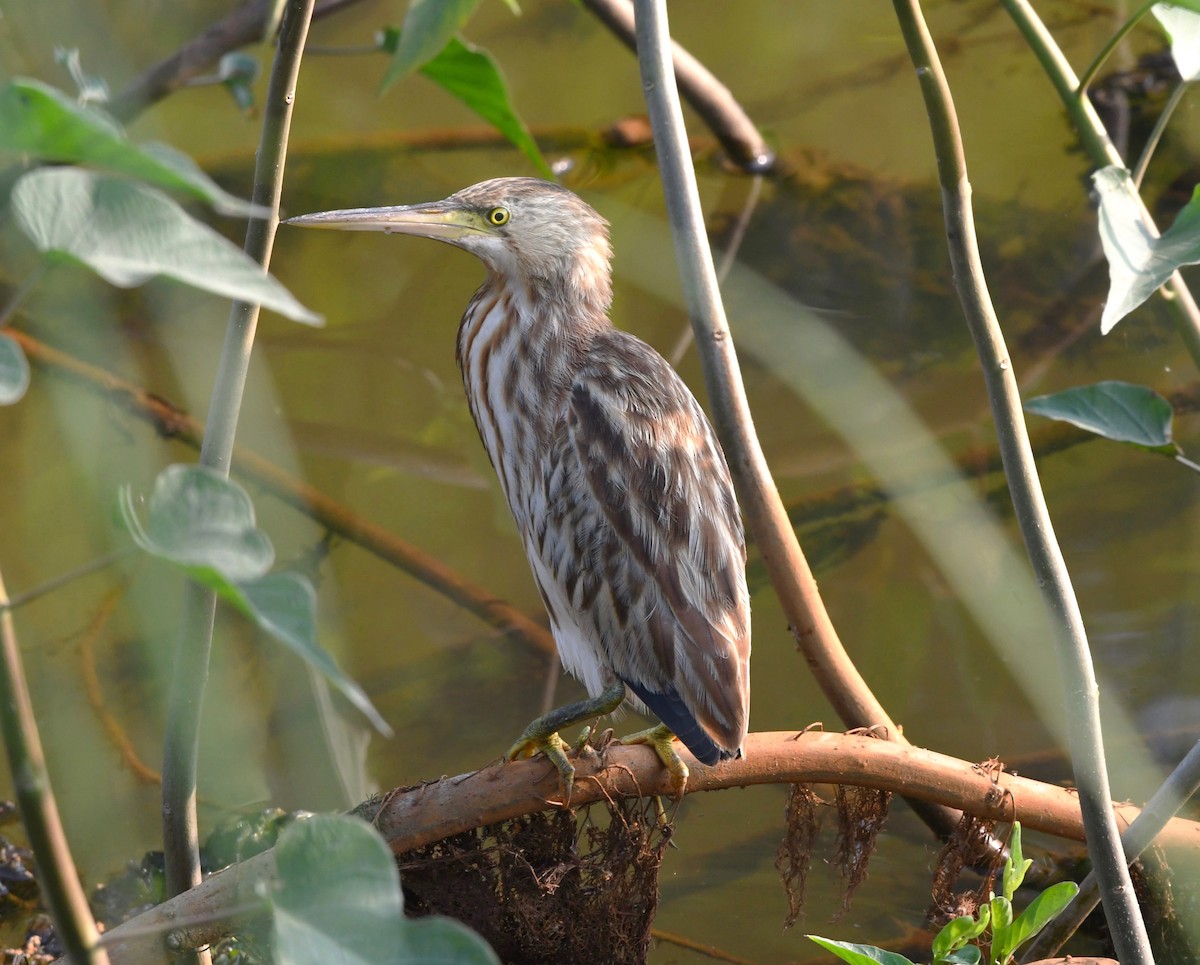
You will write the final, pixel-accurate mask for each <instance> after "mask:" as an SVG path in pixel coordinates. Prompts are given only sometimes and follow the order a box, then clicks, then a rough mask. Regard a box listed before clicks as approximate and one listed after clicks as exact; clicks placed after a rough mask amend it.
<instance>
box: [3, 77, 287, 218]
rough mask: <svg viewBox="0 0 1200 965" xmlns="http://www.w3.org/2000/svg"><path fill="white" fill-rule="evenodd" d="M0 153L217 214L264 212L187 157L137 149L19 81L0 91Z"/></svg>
mask: <svg viewBox="0 0 1200 965" xmlns="http://www.w3.org/2000/svg"><path fill="white" fill-rule="evenodd" d="M0 150H8V151H19V152H21V153H22V154H28V155H32V156H33V157H36V158H38V159H40V160H43V161H57V162H67V163H72V164H85V165H89V166H91V167H98V168H103V169H105V170H108V171H114V172H118V173H121V174H128V175H132V176H133V177H136V178H140V179H142V180H143V181H149V182H150V183H152V184H157V185H159V186H160V187H164V188H169V189H171V190H174V191H181V192H184V193H186V194H188V195H191V196H192V197H195V198H199V199H200V200H202V201H205V202H207V203H208V204H210V205H212V206H213V208H214V209H216V210H217V211H219V212H221V213H222V214H229V215H242V216H247V217H249V216H257V217H265V216H266V215H267V214H268V213H269V212H268V211H267V210H266V209H265V208H262V207H261V206H259V205H254V204H251V203H250V202H249V201H243V200H241V199H240V198H236V197H234V196H233V195H232V194H230V193H229V192H227V191H226V190H225V189H224V188H222V187H221V186H220V185H218V184H217V183H216V182H215V181H213V180H212V179H211V178H210V177H209V176H208V175H207V174H205V173H204V172H203V171H201V170H200V168H198V167H197V166H196V163H195V162H194V161H192V159H191V158H189V157H188V156H187V155H185V154H182V153H181V152H179V151H176V150H174V149H173V148H169V147H167V146H166V145H165V144H145V145H142V146H140V147H139V146H138V145H136V144H134V143H133V142H132V141H130V140H129V139H128V138H126V136H125V132H124V130H123V129H122V128H121V125H120V124H118V123H117V122H116V121H115V120H113V118H111V117H109V116H108V115H107V114H105V113H104V112H103V111H101V110H99V109H97V108H94V107H84V106H82V105H80V104H77V103H76V102H75V101H74V100H72V99H71V98H70V97H68V96H67V95H66V94H64V93H63V92H62V91H60V90H58V89H56V88H54V87H51V86H49V85H48V84H43V83H42V82H41V81H37V80H31V79H29V78H25V77H19V78H16V79H14V80H12V81H10V82H9V83H8V85H7V86H5V87H4V89H3V90H0Z"/></svg>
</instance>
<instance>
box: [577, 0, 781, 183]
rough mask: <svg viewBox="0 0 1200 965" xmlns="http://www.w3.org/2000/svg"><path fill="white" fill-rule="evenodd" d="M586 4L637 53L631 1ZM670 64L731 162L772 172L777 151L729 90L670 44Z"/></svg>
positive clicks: (591, 0) (585, 1)
mask: <svg viewBox="0 0 1200 965" xmlns="http://www.w3.org/2000/svg"><path fill="white" fill-rule="evenodd" d="M583 5H584V6H585V7H587V8H588V9H589V10H591V11H592V13H594V14H595V15H596V17H597V19H598V20H600V22H601V23H603V24H604V26H606V27H608V29H609V30H611V31H612V32H613V33H614V34H616V36H617V38H618V39H619V40H620V41H621V42H622V43H623V44H625V46H626V47H628V48H629V49H630V50H633V51H636V50H637V38H636V36H635V31H634V22H633V5H632V4H631V3H630V2H629V0H583ZM671 63H672V67H673V68H674V71H675V80H676V83H678V84H679V92H680V93H681V94H682V95H683V97H684V99H685V100H686V101H687V102H688V103H689V104H690V105H691V106H692V109H693V110H694V111H695V112H696V113H697V114H699V115H700V118H701V120H703V121H704V123H705V124H706V125H707V126H708V129H709V130H710V131H712V132H713V134H714V135H716V138H717V140H718V141H720V142H721V144H722V146H723V147H724V148H725V150H726V152H727V153H728V154H729V157H730V159H731V160H732V161H733V162H734V163H735V164H737V165H738V166H739V167H740V168H742V169H744V170H746V171H749V172H752V173H755V174H759V173H764V172H766V171H769V170H771V168H773V167H774V166H775V152H774V151H772V150H771V149H770V148H769V147H768V146H767V142H766V141H765V140H763V136H762V135H761V134H760V133H759V132H758V128H757V127H755V125H754V122H753V121H752V120H750V116H749V115H748V114H747V113H746V112H745V111H744V110H743V109H742V105H741V104H739V103H738V102H737V100H736V99H735V98H734V96H733V94H732V93H730V91H729V88H728V87H726V86H725V85H724V84H722V83H721V82H720V81H719V80H717V78H716V77H715V76H713V74H712V72H711V71H710V70H709V69H708V68H707V67H705V66H704V65H703V64H702V63H700V61H698V60H697V59H696V58H695V57H693V56H692V55H691V54H690V53H688V52H687V51H686V50H684V49H683V47H681V46H680V45H679V44H677V43H675V42H672V43H671Z"/></svg>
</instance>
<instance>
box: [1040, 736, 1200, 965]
mask: <svg viewBox="0 0 1200 965" xmlns="http://www.w3.org/2000/svg"><path fill="white" fill-rule="evenodd" d="M1197 791H1200V742H1197V743H1196V744H1194V745H1192V749H1191V750H1190V751H1188V752H1187V754H1186V755H1185V756H1184V758H1183V760H1182V761H1180V762H1179V765H1178V766H1177V767H1176V768H1175V770H1173V771H1172V772H1171V774H1170V776H1169V777H1168V778H1167V779H1166V780H1165V781H1164V782H1163V783H1162V786H1161V787H1160V788H1159V789H1158V790H1157V791H1155V792H1154V796H1153V797H1152V798H1150V800H1149V801H1148V802H1147V803H1146V806H1145V807H1144V808H1142V813H1141V814H1139V815H1138V816H1137V817H1136V818H1135V819H1134V822H1133V824H1131V825H1129V827H1127V828H1126V829H1125V833H1124V834H1122V835H1121V844H1122V846H1123V847H1124V848H1125V856H1126V857H1127V858H1128V859H1129V860H1130V861H1136V860H1137V858H1138V856H1139V855H1141V853H1142V852H1143V851H1145V850H1146V849H1147V848H1148V847H1150V844H1151V842H1152V841H1153V840H1154V838H1155V836H1156V835H1157V834H1158V833H1159V832H1160V831H1161V830H1162V829H1163V827H1164V826H1165V825H1166V823H1167V822H1168V821H1170V820H1171V818H1173V817H1174V816H1175V815H1176V814H1178V813H1179V811H1180V809H1181V808H1182V807H1183V806H1184V805H1185V804H1186V803H1187V802H1188V801H1189V800H1190V799H1191V798H1192V796H1193V795H1195V793H1196V792H1197ZM1099 901H1100V888H1099V885H1098V883H1097V879H1096V872H1095V871H1089V872H1088V874H1087V877H1085V878H1084V879H1083V881H1082V882H1081V883H1080V885H1079V894H1077V895H1076V896H1075V897H1074V898H1073V899H1072V900H1071V904H1069V905H1068V906H1067V907H1066V909H1065V910H1064V911H1063V913H1062V914H1061V915H1059V916H1058V917H1057V918H1055V919H1054V921H1052V922H1051V923H1050V924H1049V925H1048V926H1047V927H1046V930H1045V931H1043V932H1042V933H1041V934H1040V935H1038V937H1037V940H1036V941H1035V942H1034V943H1033V944H1032V945H1031V946H1030V947H1029V948H1028V950H1027V951H1026V952H1025V954H1024V955H1023V956H1022V960H1023V961H1026V962H1033V961H1037V960H1038V959H1040V958H1050V957H1051V956H1053V955H1054V954H1055V953H1057V952H1058V950H1059V949H1060V948H1062V946H1063V945H1064V944H1065V943H1066V941H1067V939H1068V938H1070V937H1071V936H1072V935H1073V934H1075V932H1076V931H1077V930H1078V929H1079V926H1080V925H1082V924H1083V922H1084V919H1086V918H1087V916H1088V915H1090V914H1091V913H1092V910H1093V909H1094V908H1095V907H1096V904H1097V903H1098V902H1099Z"/></svg>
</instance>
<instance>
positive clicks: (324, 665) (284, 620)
mask: <svg viewBox="0 0 1200 965" xmlns="http://www.w3.org/2000/svg"><path fill="white" fill-rule="evenodd" d="M234 589H235V590H236V591H238V592H237V594H236V595H230V594H228V593H222V594H221V595H222V596H224V597H225V598H226V599H228V600H229V602H230V603H232V604H233V605H234V606H235V607H237V609H239V610H241V612H242V613H244V614H245V615H246V616H248V617H250V619H252V620H253V621H254V622H255V623H257V624H258V625H259V627H261V628H262V629H263V630H265V631H266V632H267V633H269V634H270V635H271V636H272V637H274V638H275V639H276V640H278V641H279V642H280V643H282V644H283V645H284V646H286V647H288V648H289V649H290V650H291V651H292V652H294V653H295V654H297V655H298V656H300V657H301V658H302V659H303V660H304V661H305V662H306V663H308V665H309V666H311V667H312V668H313V669H314V670H316V671H317V672H318V673H320V674H321V675H322V676H323V677H325V679H326V680H328V681H329V682H330V683H331V684H333V685H334V686H335V687H336V688H337V689H338V690H340V691H341V692H342V695H343V696H344V697H345V698H346V699H347V700H349V701H350V703H352V704H353V705H354V706H355V707H357V708H358V709H359V711H361V712H362V714H363V715H364V716H365V717H366V718H367V719H368V720H369V721H370V722H371V723H372V725H374V727H375V729H376V730H378V731H379V732H380V733H381V734H383V735H385V736H387V737H390V736H392V729H391V727H389V726H388V724H387V721H385V720H384V719H383V718H382V717H380V716H379V711H377V710H376V709H375V706H374V704H372V703H371V699H370V698H369V697H368V696H367V695H366V693H364V692H363V689H362V688H361V687H359V685H358V684H356V683H355V682H354V681H353V680H352V679H350V677H348V676H347V675H346V674H345V673H344V672H343V671H342V670H341V668H340V667H338V665H337V664H336V663H335V662H334V660H333V657H331V656H330V655H329V652H328V651H327V650H325V649H324V648H323V647H322V646H321V644H320V643H318V642H317V595H316V593H315V592H314V591H313V588H312V584H311V583H309V581H308V580H307V579H306V578H305V577H303V576H301V575H300V574H299V573H290V572H282V573H272V574H271V575H270V576H265V577H263V578H262V579H261V580H255V581H253V582H248V583H238V584H235V585H234ZM218 592H221V591H220V590H218Z"/></svg>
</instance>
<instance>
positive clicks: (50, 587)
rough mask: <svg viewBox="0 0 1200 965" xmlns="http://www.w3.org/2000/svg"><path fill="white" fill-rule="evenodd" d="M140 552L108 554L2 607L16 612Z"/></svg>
mask: <svg viewBox="0 0 1200 965" xmlns="http://www.w3.org/2000/svg"><path fill="white" fill-rule="evenodd" d="M136 552H138V550H137V547H134V546H131V547H128V548H126V549H119V550H116V551H115V552H112V553H108V554H106V555H104V556H101V557H99V558H98V559H94V560H90V561H89V562H87V563H84V564H83V565H81V566H77V567H75V569H73V570H68V571H67V572H66V573H60V574H59V575H58V576H56V577H54V578H53V579H50V580H47V581H46V582H45V583H41V584H39V585H37V586H35V587H33V588H32V589H29V590H26V591H25V592H24V593H18V594H17V595H16V596H14V597H10V598H9V599H8V600H6V601H4V602H0V607H3V608H6V609H9V610H15V609H17V608H18V607H22V606H24V605H25V604H26V603H32V602H33V601H34V600H36V599H38V597H42V596H45V595H46V594H47V593H51V592H53V591H54V590H59V589H62V588H63V587H64V586H66V585H67V584H68V583H74V582H75V581H76V580H81V579H83V578H84V577H85V576H91V575H92V574H93V573H98V572H100V570H106V569H108V568H109V567H110V566H112V565H113V564H114V563H117V562H119V561H120V560H121V559H122V558H123V557H126V556H132V555H133V554H134V553H136Z"/></svg>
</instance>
